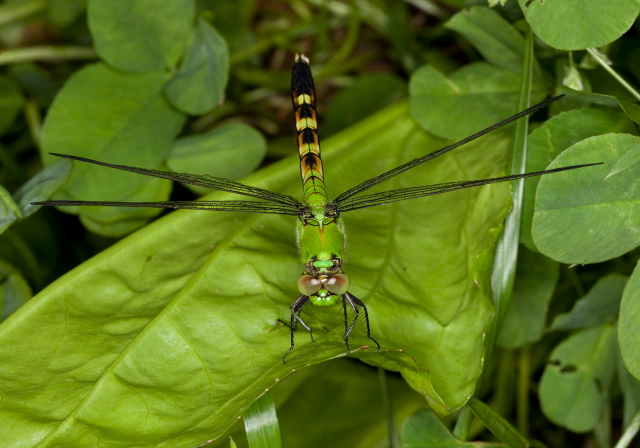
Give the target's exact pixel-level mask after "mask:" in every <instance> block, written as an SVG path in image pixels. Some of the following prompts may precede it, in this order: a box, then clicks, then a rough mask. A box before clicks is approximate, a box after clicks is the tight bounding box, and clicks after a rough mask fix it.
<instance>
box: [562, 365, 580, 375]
mask: <svg viewBox="0 0 640 448" xmlns="http://www.w3.org/2000/svg"><path fill="white" fill-rule="evenodd" d="M576 370H578V368H577V367H576V366H574V365H573V364H568V365H566V366H564V367H563V368H561V369H560V373H572V372H575V371H576Z"/></svg>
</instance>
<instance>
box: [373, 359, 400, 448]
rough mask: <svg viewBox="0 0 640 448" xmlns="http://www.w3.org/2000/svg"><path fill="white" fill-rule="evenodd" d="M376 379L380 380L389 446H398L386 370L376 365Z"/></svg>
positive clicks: (393, 447)
mask: <svg viewBox="0 0 640 448" xmlns="http://www.w3.org/2000/svg"><path fill="white" fill-rule="evenodd" d="M378 379H379V380H380V389H381V391H382V406H383V407H384V409H385V413H386V415H387V427H388V428H389V446H390V447H392V448H399V447H400V442H399V441H398V431H396V425H395V422H394V420H393V411H392V409H391V395H390V394H389V383H388V382H387V372H386V371H385V370H384V369H383V368H382V367H378Z"/></svg>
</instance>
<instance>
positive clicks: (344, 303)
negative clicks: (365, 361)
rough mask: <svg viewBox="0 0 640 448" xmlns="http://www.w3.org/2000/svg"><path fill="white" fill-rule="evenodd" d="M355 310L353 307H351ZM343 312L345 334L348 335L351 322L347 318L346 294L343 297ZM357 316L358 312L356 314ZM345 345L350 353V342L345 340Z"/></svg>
mask: <svg viewBox="0 0 640 448" xmlns="http://www.w3.org/2000/svg"><path fill="white" fill-rule="evenodd" d="M351 308H353V305H352V306H351ZM342 310H343V311H344V334H348V332H350V331H349V321H348V316H347V299H345V297H344V294H343V295H342ZM356 314H357V312H356ZM344 343H345V344H347V353H350V352H351V351H350V350H349V342H348V341H347V340H346V339H345V340H344Z"/></svg>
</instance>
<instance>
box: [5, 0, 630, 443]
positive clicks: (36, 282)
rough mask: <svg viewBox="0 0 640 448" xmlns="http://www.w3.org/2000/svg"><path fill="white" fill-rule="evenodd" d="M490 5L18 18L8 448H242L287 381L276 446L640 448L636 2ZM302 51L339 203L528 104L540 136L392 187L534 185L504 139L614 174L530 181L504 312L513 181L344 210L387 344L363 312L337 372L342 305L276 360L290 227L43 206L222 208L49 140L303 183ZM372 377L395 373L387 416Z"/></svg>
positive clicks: (9, 237) (10, 155)
mask: <svg viewBox="0 0 640 448" xmlns="http://www.w3.org/2000/svg"><path fill="white" fill-rule="evenodd" d="M492 3H496V5H495V7H493V8H491V9H490V8H487V7H485V6H480V4H479V3H478V2H474V5H475V6H471V7H468V8H465V9H463V7H464V6H465V5H464V2H462V1H461V0H455V1H442V2H437V3H435V2H433V3H432V2H381V1H377V0H358V1H354V2H329V3H326V4H324V3H322V2H304V1H295V2H275V4H277V5H278V7H277V8H274V9H269V7H267V6H266V5H265V4H261V3H260V2H254V1H251V0H247V1H235V0H222V1H215V2H210V1H206V0H204V1H202V0H199V1H195V0H135V1H131V0H88V1H86V2H85V1H79V0H78V1H76V0H72V1H69V0H50V1H49V2H42V1H33V0H15V1H12V2H6V5H3V6H2V7H0V24H2V25H1V26H2V31H3V32H2V33H0V43H2V45H3V48H4V49H3V52H2V54H1V55H0V63H1V64H5V65H8V64H12V65H11V66H9V67H8V68H7V69H6V70H4V71H3V73H2V74H0V112H1V113H0V136H1V137H2V142H1V143H0V162H1V163H0V182H1V183H2V185H1V188H0V231H3V232H4V233H2V234H1V235H0V306H1V307H2V308H1V311H2V319H3V320H5V319H6V321H4V322H3V323H2V325H0V426H1V427H2V428H3V430H2V431H0V446H23V447H29V446H65V447H85V446H86V447H89V446H105V447H110V446H136V447H155V446H171V447H173V446H176V447H182V446H185V447H186V446H198V445H201V444H203V443H207V442H209V445H208V446H229V444H230V443H231V444H232V445H233V446H235V445H236V443H237V445H238V446H241V447H245V446H247V440H245V436H244V430H243V429H242V424H241V423H242V422H238V420H239V419H240V418H241V416H242V415H244V416H245V419H246V421H245V423H248V424H249V426H250V425H251V421H252V416H253V415H254V411H255V410H256V409H258V408H259V407H260V406H261V405H262V404H263V402H262V400H264V399H265V398H264V397H270V395H271V394H273V400H272V402H271V403H269V406H268V407H267V411H268V414H269V415H270V416H271V423H270V424H269V426H270V428H271V431H272V436H271V437H275V438H274V439H270V438H267V439H265V440H266V441H265V442H264V446H274V444H275V442H273V440H279V439H280V435H276V434H281V437H282V440H283V444H284V446H305V447H307V446H336V447H341V446H345V447H347V446H349V447H362V448H364V447H370V446H384V445H385V444H387V443H388V441H387V437H390V438H393V436H392V435H389V434H388V433H389V432H391V433H392V432H393V431H392V430H388V429H387V427H386V423H385V422H386V421H389V420H395V422H396V424H398V425H399V426H400V425H402V427H403V431H402V437H401V438H402V446H406V447H429V446H440V447H442V446H447V447H449V446H450V447H464V446H470V447H471V446H496V447H498V446H529V445H530V446H535V445H538V446H540V445H541V442H539V441H535V440H529V438H532V437H535V438H536V439H540V440H542V441H543V442H544V444H546V445H547V446H549V447H556V446H557V447H560V446H576V445H578V444H579V445H595V446H596V447H598V448H600V447H605V446H607V442H608V440H607V439H608V437H610V434H616V435H617V434H623V433H624V436H623V438H621V439H620V441H619V442H620V443H621V444H622V443H623V441H624V443H629V442H628V441H627V439H629V438H632V437H633V435H634V434H635V431H637V416H638V415H639V414H638V413H639V412H640V381H639V379H640V349H639V348H638V347H639V344H638V343H637V339H638V336H637V335H638V334H639V333H640V323H639V322H640V305H639V304H640V297H639V294H640V293H639V292H638V291H640V268H638V266H639V265H638V264H637V260H638V254H639V252H638V245H640V224H638V222H639V220H638V216H640V210H639V209H638V204H639V203H640V183H639V181H638V179H640V164H638V160H640V155H639V154H640V150H639V148H640V140H639V137H638V124H640V106H639V105H638V103H637V101H638V99H640V94H638V91H637V90H636V87H635V86H637V85H638V84H639V83H640V63H639V62H638V61H640V57H638V55H639V53H638V51H637V45H636V42H637V39H638V29H637V26H636V27H633V24H634V23H635V21H636V20H637V15H638V12H639V11H640V3H638V2H637V1H636V0H616V1H615V2H609V3H607V5H606V7H605V6H603V5H604V4H603V3H602V2H600V1H598V0H590V1H580V2H578V1H575V0H545V1H544V2H541V1H539V0H518V2H516V1H515V0H511V1H506V2H505V1H500V2H492ZM409 4H411V6H410V5H409ZM443 4H444V5H447V7H446V8H443V7H442V6H441V5H443ZM497 4H499V6H498V5H497ZM269 5H271V3H270V4H269ZM420 8H425V9H424V10H422V9H420ZM454 10H459V12H457V13H454V12H453V11H454ZM425 11H426V12H425ZM435 18H438V20H437V22H436V19H435ZM42 24H45V26H42ZM529 27H530V28H529ZM34 30H40V31H38V32H35V31H34ZM42 30H44V31H42ZM529 30H532V31H533V35H531V34H530V33H529ZM625 33H627V34H625ZM34 36H35V37H34ZM88 42H92V47H88V46H87V45H88V44H87V43H88ZM532 42H535V45H533V44H532ZM40 45H43V46H40ZM529 45H533V46H532V47H530V46H529ZM592 47H600V48H598V49H596V48H592ZM531 48H532V51H530V49H531ZM565 50H573V51H572V52H570V53H569V52H566V51H565ZM582 50H584V51H582ZM303 52H304V53H305V54H307V55H308V56H310V58H311V64H312V70H313V72H314V74H315V75H316V87H317V101H318V112H319V118H320V124H319V128H320V130H321V136H323V135H327V134H331V135H332V136H331V137H330V138H326V139H323V140H322V149H323V159H324V161H325V166H324V169H325V176H326V180H327V186H328V189H329V192H330V195H332V196H333V197H335V196H337V195H338V194H339V193H341V192H342V191H344V190H346V189H348V188H350V187H352V186H353V185H355V184H357V183H359V182H361V181H364V180H366V179H368V178H371V177H372V176H374V175H376V174H379V173H380V172H382V171H385V170H388V169H391V168H393V167H395V166H398V165H400V164H401V163H404V162H406V161H408V160H411V159H412V158H415V157H419V156H422V155H424V154H426V153H429V152H431V151H434V150H437V149H439V148H441V147H443V146H445V145H447V144H449V143H450V142H451V141H452V140H454V139H460V138H463V137H466V136H467V135H469V134H472V133H474V132H476V131H478V130H480V129H482V128H484V127H486V126H489V125H491V124H493V123H495V122H497V121H500V120H502V119H504V118H506V117H507V116H509V115H511V114H513V113H515V112H517V108H518V107H519V106H518V104H521V105H525V106H522V107H526V105H527V104H530V103H535V102H537V101H540V100H542V99H544V98H545V97H547V96H549V95H550V94H551V93H558V94H559V93H565V94H566V97H565V98H564V99H563V100H561V101H558V102H556V103H554V104H553V105H552V106H551V107H550V108H548V109H547V110H543V111H540V112H538V113H537V114H536V115H535V116H533V117H531V121H532V125H531V128H532V129H533V131H532V132H530V133H529V134H528V136H527V135H526V134H527V131H526V128H527V127H526V126H525V124H524V123H522V122H521V123H520V124H519V126H518V128H517V130H516V131H515V134H516V137H515V139H514V140H515V142H516V143H515V145H514V144H512V139H513V135H514V127H507V128H505V129H502V130H500V131H496V132H494V133H492V134H490V135H487V136H485V137H483V138H482V139H480V140H478V141H475V142H472V143H470V144H468V145H466V146H465V147H464V148H460V149H457V150H455V151H454V152H452V153H450V154H448V155H446V156H444V157H441V158H438V159H435V160H433V161H431V162H429V163H428V164H426V165H424V166H421V167H419V168H416V169H414V170H411V171H409V172H407V173H404V174H403V175H402V176H399V177H397V178H394V179H393V180H391V181H389V182H387V183H385V185H384V186H380V188H379V189H377V190H376V191H384V190H388V189H392V188H404V187H411V186H417V185H425V184H432V183H441V182H451V181H458V180H467V179H482V178H488V177H497V176H501V175H504V174H506V173H508V172H510V169H515V170H517V169H520V165H519V164H518V162H517V161H516V162H515V163H514V164H515V167H513V168H509V164H510V162H509V160H510V159H511V155H510V152H511V151H512V150H513V151H515V152H516V153H517V154H518V155H520V156H524V155H525V154H527V160H526V171H538V170H544V169H547V168H556V167H562V166H567V165H572V164H583V163H595V162H602V165H598V166H594V167H589V168H585V169H580V170H576V171H570V172H564V173H559V174H554V175H549V176H544V177H542V178H540V179H538V178H533V179H529V180H527V181H526V183H525V187H524V195H523V197H522V198H520V197H518V196H517V195H516V197H515V199H514V201H513V204H514V205H513V207H514V208H515V209H516V210H520V209H522V216H523V218H522V223H519V222H517V221H519V220H518V219H515V221H516V222H515V223H509V224H507V225H505V227H506V228H508V229H510V230H509V232H511V235H512V236H515V237H517V236H518V232H519V234H520V238H519V242H521V243H522V245H520V248H518V247H517V246H518V244H517V242H515V239H514V244H506V245H504V246H501V251H504V252H505V253H504V254H502V255H505V256H506V259H510V260H514V261H515V260H517V269H516V270H515V277H514V279H515V280H514V283H513V292H512V293H509V290H510V288H508V287H507V288H506V289H505V288H503V286H504V285H502V286H501V287H500V289H501V291H503V293H504V295H506V298H504V301H502V300H503V298H501V299H500V300H501V301H498V302H496V303H497V308H496V309H497V314H498V316H499V319H498V320H496V321H492V319H493V318H494V314H496V312H495V310H494V303H492V291H491V288H492V282H491V279H492V272H491V270H492V267H493V269H496V268H495V266H494V265H493V262H492V260H493V251H494V246H495V244H496V241H497V240H498V238H499V237H500V232H501V230H502V226H503V224H502V223H503V220H504V218H505V216H506V215H507V213H508V212H509V210H510V208H511V207H512V201H511V199H510V197H509V185H507V184H495V185H492V186H484V187H482V188H472V189H467V190H463V191H459V192H455V193H449V194H446V195H438V196H433V197H430V198H424V199H419V200H412V201H406V202H398V203H394V204H388V205H385V206H381V207H375V208H371V209H365V210H358V211H354V212H350V213H345V214H344V215H343V217H344V220H345V226H346V232H347V235H348V242H349V246H348V260H347V264H346V267H345V271H346V272H347V273H349V275H350V277H351V280H352V291H353V293H354V294H355V295H356V296H358V297H360V298H361V299H362V300H363V301H364V302H365V303H366V304H367V307H368V309H369V314H370V320H371V330H372V335H373V336H374V337H375V338H376V339H377V340H378V341H379V342H380V343H381V345H382V350H381V351H380V352H376V351H375V350H373V349H371V348H370V347H367V346H366V344H367V343H368V340H367V339H366V337H365V334H364V329H363V325H362V322H358V325H357V326H356V329H355V331H354V333H353V340H352V341H350V342H351V345H352V348H354V350H353V352H352V354H351V357H352V358H358V359H360V360H362V361H364V363H360V362H356V361H355V360H346V359H336V358H342V357H344V356H346V353H345V349H344V344H343V343H342V338H341V336H342V332H343V328H342V325H343V324H342V316H341V311H340V310H339V309H338V308H335V309H319V308H309V309H307V310H305V311H306V314H305V320H307V321H308V322H309V323H310V324H311V326H312V327H313V329H314V335H315V336H316V342H317V344H318V347H317V348H315V347H313V345H312V344H311V341H310V340H309V338H308V335H307V334H305V332H303V331H301V332H299V333H298V334H297V337H296V348H295V350H294V351H293V352H291V354H290V355H289V357H288V358H287V362H288V364H286V365H284V364H282V362H281V358H282V355H283V353H284V351H285V350H286V349H287V348H288V346H289V328H288V327H287V326H286V325H284V324H282V322H280V321H279V319H283V320H285V321H287V320H288V317H289V306H290V304H291V302H292V301H293V300H294V299H295V298H296V297H297V295H298V294H299V293H298V292H297V290H296V279H297V277H298V275H299V273H300V266H299V262H298V260H297V257H296V247H295V235H294V228H295V219H292V218H289V217H283V216H270V215H250V214H242V213H222V212H219V213H213V212H194V211H190V210H185V211H178V212H173V213H169V214H167V215H166V216H164V217H162V218H160V219H157V220H156V221H155V222H153V223H151V224H149V222H150V221H151V220H152V219H154V218H156V217H158V215H159V212H158V210H156V209H143V208H108V207H71V208H69V207H66V208H64V210H63V209H62V208H61V209H60V210H39V211H38V208H37V207H35V206H33V205H31V204H30V203H31V202H33V201H38V200H46V199H48V198H54V199H71V200H74V199H75V200H108V201H161V200H167V199H169V198H171V199H176V200H193V199H194V198H195V195H196V194H205V193H210V192H209V191H204V190H203V189H201V188H192V187H191V186H188V189H185V188H182V187H177V188H173V186H172V185H171V184H170V183H169V182H168V181H164V180H159V179H155V178H146V177H143V176H138V175H135V174H133V173H126V172H119V171H116V170H110V169H107V168H104V167H97V166H92V165H87V164H82V163H77V162H74V163H73V164H72V163H69V162H68V161H66V160H64V161H59V160H58V159H56V158H55V157H53V156H50V155H49V154H48V153H49V152H56V153H65V154H73V155H76V156H82V157H88V158H92V159H97V160H102V161H106V162H111V163H116V164H122V165H132V166H140V167H145V168H152V169H160V170H168V171H175V172H185V173H195V174H209V175H212V176H218V177H225V178H229V179H233V180H240V181H241V182H243V183H246V184H249V185H254V186H257V187H261V188H267V189H270V190H274V191H279V192H284V193H287V194H290V195H293V196H296V197H300V195H301V194H300V180H299V171H298V167H297V161H298V155H297V154H296V153H295V137H294V135H295V133H294V125H293V122H292V121H293V120H292V116H291V112H290V98H289V93H288V91H287V90H288V86H289V71H290V66H291V63H292V60H293V54H295V53H303ZM96 58H97V59H98V60H97V61H96ZM87 59H89V60H88V61H87ZM19 61H22V62H19ZM523 66H524V67H523ZM3 68H4V67H3ZM339 87H345V88H344V89H340V90H337V89H338V88H339ZM407 91H408V92H409V99H408V101H405V100H399V99H400V98H401V97H402V96H404V95H405V94H406V92H407ZM529 91H530V92H531V93H530V95H529V93H528V92H529ZM529 96H530V98H529ZM42 117H44V120H43V119H42ZM547 117H548V119H546V118H547ZM545 119H546V120H545ZM42 123H44V124H42ZM334 134H335V135H334ZM264 136H266V137H267V142H268V145H269V149H268V151H267V145H266V143H265V137H264ZM514 146H515V148H514ZM276 154H288V155H289V156H288V157H286V158H284V159H283V160H279V161H277V160H274V159H275V158H276V157H275V156H276ZM265 156H267V157H268V159H267V162H266V163H265V162H264V161H263V158H264V157H265ZM43 166H44V167H43ZM261 166H262V167H261ZM259 167H261V168H260V169H259ZM514 191H517V188H515V189H514ZM207 199H210V200H224V199H238V197H237V196H235V197H234V196H233V195H231V194H226V193H220V192H213V193H211V194H209V196H207ZM36 211H37V213H36ZM67 214H70V215H67ZM76 215H77V217H76ZM511 216H512V218H510V219H512V220H514V218H513V216H517V215H511ZM147 224H148V225H147ZM518 226H519V227H520V230H519V231H518V230H517V229H518ZM134 231H135V232H134ZM127 234H129V235H128V236H127V237H126V238H124V239H122V240H116V238H121V237H123V236H124V235H127ZM525 247H526V248H525ZM566 264H580V266H571V267H569V266H567V265H566ZM584 264H588V265H587V266H582V265H584ZM505 266H506V265H505ZM507 271H508V268H507V267H505V268H504V272H503V271H502V270H499V271H498V272H494V273H493V278H496V277H501V276H502V277H508V278H511V276H510V274H509V272H507ZM63 274H65V275H63ZM508 278H507V283H508V282H509V281H510V280H509V279H508ZM47 285H48V286H47ZM493 286H494V288H495V287H496V284H495V283H493ZM497 289H499V288H496V290H497ZM32 291H34V292H36V293H37V294H36V295H35V297H33V299H31V297H32ZM505 291H506V292H505ZM585 291H586V292H585ZM506 303H509V306H508V308H505V304H506ZM10 315H11V316H10ZM494 341H495V344H496V347H494ZM329 360H331V362H329V363H327V362H325V361H329ZM371 366H377V367H379V368H383V369H385V370H387V371H388V372H398V373H397V374H393V373H389V374H388V376H389V378H388V383H389V391H390V401H391V406H390V407H389V408H384V405H383V404H382V403H383V400H382V398H381V396H380V395H381V394H380V391H379V388H380V386H379V384H378V372H377V370H376V369H373V368H372V367H371ZM276 385H277V387H274V386H276ZM267 390H268V391H270V392H268V394H267V395H264V393H265V391H267ZM532 394H536V398H535V399H534V398H533V395H532ZM261 396H262V397H263V398H262V399H260V398H259V397H261ZM267 400H270V398H267ZM480 400H482V401H480ZM425 404H427V405H429V406H430V407H431V410H427V409H424V408H423V407H424V405H425ZM514 409H515V411H514ZM258 410H259V409H258ZM275 410H277V414H278V418H277V419H275V418H274V417H275ZM458 410H460V412H459V413H456V414H454V411H458ZM471 412H473V414H474V415H476V416H477V417H478V420H476V421H474V422H472V421H471V419H472V415H471ZM258 414H259V412H258ZM411 414H413V415H411ZM443 416H444V417H443ZM510 421H513V422H517V423H516V424H512V423H510ZM278 422H279V423H278ZM479 422H481V423H479ZM619 422H622V425H619ZM278 428H279V429H278ZM449 428H451V429H449ZM516 428H517V429H516ZM483 429H488V430H489V431H490V432H487V431H485V432H482V431H483ZM481 432H482V433H481ZM229 435H231V436H233V439H232V440H231V442H230V441H229V438H228V436H229ZM247 435H248V437H249V439H251V437H252V431H249V432H248V434H247ZM496 438H497V439H499V440H500V442H496ZM471 439H479V440H484V441H482V442H471V441H469V440H471ZM577 441H579V442H577ZM249 443H252V442H249ZM252 446H254V445H252ZM620 446H622V445H620Z"/></svg>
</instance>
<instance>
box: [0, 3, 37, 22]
mask: <svg viewBox="0 0 640 448" xmlns="http://www.w3.org/2000/svg"><path fill="white" fill-rule="evenodd" d="M47 4H48V2H47V0H26V1H22V2H13V3H9V4H6V5H3V6H0V26H2V25H6V24H7V23H11V22H15V21H18V20H20V19H23V18H25V17H29V16H31V15H33V14H36V13H38V12H40V11H44V10H45V9H46V8H47Z"/></svg>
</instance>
